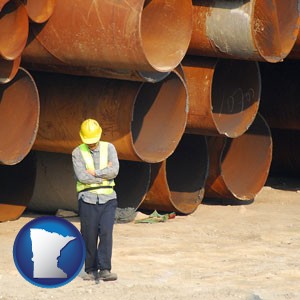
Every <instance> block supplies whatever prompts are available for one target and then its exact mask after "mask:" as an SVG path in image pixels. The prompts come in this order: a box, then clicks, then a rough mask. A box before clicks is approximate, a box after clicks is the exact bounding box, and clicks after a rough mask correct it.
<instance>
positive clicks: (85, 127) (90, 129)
mask: <svg viewBox="0 0 300 300" xmlns="http://www.w3.org/2000/svg"><path fill="white" fill-rule="evenodd" d="M101 134H102V128H101V127H100V125H99V123H98V122H97V121H96V120H93V119H87V120H85V121H83V122H82V124H81V127H80V132H79V135H80V137H81V140H82V141H83V142H84V143H85V144H95V143H97V142H99V140H100V138H101Z"/></svg>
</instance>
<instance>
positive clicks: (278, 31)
mask: <svg viewBox="0 0 300 300" xmlns="http://www.w3.org/2000/svg"><path fill="white" fill-rule="evenodd" d="M271 2H272V4H269V3H270V1H268V2H265V1H262V0H255V3H254V9H253V22H252V24H251V27H252V28H251V29H252V34H253V37H254V42H255V44H256V46H257V50H258V52H259V53H260V55H261V57H263V58H264V60H265V61H267V62H271V63H276V62H280V61H282V60H283V59H284V58H285V57H286V56H288V54H289V53H290V52H291V50H292V49H293V47H294V44H295V41H296V38H297V35H298V33H299V25H300V14H299V7H298V1H297V0H291V1H284V2H282V1H280V0H272V1H271ZM267 4H268V5H267ZM271 8H273V10H271ZM268 34H269V35H270V37H269V38H267V39H266V35H268Z"/></svg>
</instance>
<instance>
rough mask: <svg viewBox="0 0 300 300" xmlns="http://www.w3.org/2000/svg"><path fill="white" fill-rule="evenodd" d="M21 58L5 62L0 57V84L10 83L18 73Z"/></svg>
mask: <svg viewBox="0 0 300 300" xmlns="http://www.w3.org/2000/svg"><path fill="white" fill-rule="evenodd" d="M20 63H21V56H19V57H17V58H16V59H14V60H6V59H3V58H1V57H0V84H4V83H8V82H10V81H12V80H13V79H14V78H15V76H16V74H17V73H18V71H19V67H20Z"/></svg>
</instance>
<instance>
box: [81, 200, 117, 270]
mask: <svg viewBox="0 0 300 300" xmlns="http://www.w3.org/2000/svg"><path fill="white" fill-rule="evenodd" d="M116 208H117V199H112V200H109V201H108V202H106V203H105V204H89V203H86V202H84V201H82V200H81V199H80V200H79V215H80V225H81V234H82V237H83V239H84V241H85V246H86V258H85V271H86V272H92V271H96V270H109V271H110V270H111V257H112V244H113V227H114V221H115V213H116Z"/></svg>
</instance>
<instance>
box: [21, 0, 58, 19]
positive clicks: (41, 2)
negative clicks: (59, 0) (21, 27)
mask: <svg viewBox="0 0 300 300" xmlns="http://www.w3.org/2000/svg"><path fill="white" fill-rule="evenodd" d="M23 2H24V5H25V7H26V10H27V14H28V17H29V18H30V19H31V21H33V22H36V23H43V22H45V21H47V20H48V19H49V18H50V17H51V15H52V14H53V11H54V7H55V3H56V0H23Z"/></svg>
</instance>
